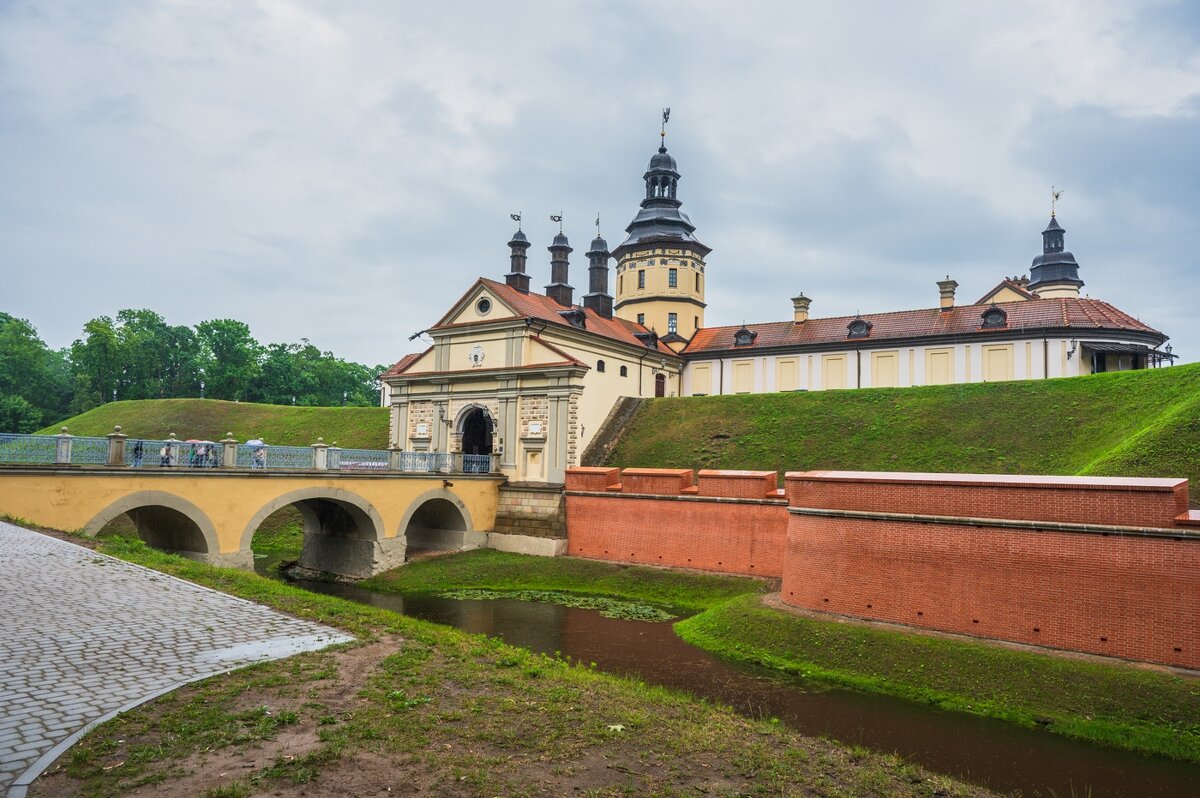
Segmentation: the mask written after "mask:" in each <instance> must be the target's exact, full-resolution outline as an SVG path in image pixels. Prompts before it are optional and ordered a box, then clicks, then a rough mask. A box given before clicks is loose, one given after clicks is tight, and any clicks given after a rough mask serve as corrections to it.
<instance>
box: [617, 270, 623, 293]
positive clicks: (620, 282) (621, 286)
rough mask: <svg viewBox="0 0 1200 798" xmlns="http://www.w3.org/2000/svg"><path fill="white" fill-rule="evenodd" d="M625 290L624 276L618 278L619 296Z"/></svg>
mask: <svg viewBox="0 0 1200 798" xmlns="http://www.w3.org/2000/svg"><path fill="white" fill-rule="evenodd" d="M624 290H625V275H623V274H622V275H621V276H620V277H618V278H617V293H618V294H619V293H621V292H622V291H624Z"/></svg>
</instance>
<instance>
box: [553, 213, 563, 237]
mask: <svg viewBox="0 0 1200 798" xmlns="http://www.w3.org/2000/svg"><path fill="white" fill-rule="evenodd" d="M550 221H552V222H558V234H559V235H562V211H559V212H558V215H557V216H555V215H554V214H551V215H550Z"/></svg>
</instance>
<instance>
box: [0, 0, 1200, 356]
mask: <svg viewBox="0 0 1200 798" xmlns="http://www.w3.org/2000/svg"><path fill="white" fill-rule="evenodd" d="M664 106H670V108H671V117H670V123H669V125H668V128H667V140H666V141H667V145H668V147H669V148H670V151H671V154H672V155H674V156H675V157H676V158H677V160H678V162H679V169H680V172H681V173H682V175H683V178H682V180H681V181H680V185H679V197H680V199H682V200H683V209H684V210H685V211H686V212H687V213H688V214H689V215H690V217H691V219H692V221H693V223H695V224H696V226H697V231H696V235H697V237H698V238H699V239H700V240H701V241H703V242H704V243H705V244H707V245H708V246H710V247H712V249H713V252H712V254H711V255H710V256H709V257H708V259H707V269H706V274H707V281H706V300H707V302H708V309H707V311H706V323H707V324H708V325H709V326H715V325H722V324H740V323H742V322H743V321H744V322H749V323H753V322H765V321H776V320H783V319H789V318H791V313H792V307H791V302H790V299H789V298H790V297H792V296H795V295H796V294H798V293H800V292H804V293H805V294H806V295H808V296H809V297H812V299H813V305H812V313H813V315H814V316H818V317H819V316H836V315H844V314H853V313H855V312H861V313H862V314H864V315H867V316H869V314H871V313H878V312H886V311H892V310H903V309H910V308H922V307H935V306H936V305H937V301H938V293H937V287H936V285H935V282H936V281H937V280H940V279H944V278H945V277H946V276H947V275H949V276H950V277H952V278H954V279H955V280H957V281H958V283H959V289H958V300H959V302H960V303H961V302H972V301H974V300H975V299H976V298H978V297H979V296H981V295H983V294H984V293H985V292H986V291H987V290H988V289H989V288H991V287H992V286H993V285H995V284H996V283H997V282H998V281H999V280H1000V279H1001V278H1003V277H1005V276H1016V275H1022V274H1027V273H1028V269H1029V264H1030V260H1031V259H1032V258H1033V257H1034V256H1035V255H1037V254H1039V253H1040V252H1041V236H1040V232H1041V230H1042V229H1043V228H1044V227H1045V225H1046V222H1047V221H1048V218H1049V211H1050V188H1051V186H1052V185H1054V186H1057V187H1059V188H1063V189H1065V193H1064V194H1063V195H1062V198H1061V199H1060V201H1059V204H1058V219H1059V221H1060V222H1061V223H1062V225H1063V227H1065V228H1066V230H1067V239H1066V240H1067V248H1068V249H1069V250H1071V251H1073V252H1074V253H1075V256H1076V258H1077V259H1078V261H1079V264H1080V277H1081V278H1082V279H1083V280H1084V282H1085V283H1086V285H1085V287H1084V289H1083V292H1084V294H1086V295H1088V296H1091V297H1093V298H1097V299H1103V300H1106V301H1108V302H1111V303H1112V304H1114V305H1116V306H1117V307H1119V308H1121V309H1122V310H1124V311H1126V312H1128V313H1130V314H1132V315H1135V316H1137V317H1138V318H1140V319H1141V320H1142V321H1144V322H1146V323H1148V324H1150V325H1151V326H1153V327H1155V328H1157V329H1159V330H1162V331H1163V332H1165V333H1166V334H1168V335H1169V336H1171V339H1172V340H1171V343H1172V345H1173V346H1174V349H1175V351H1176V353H1177V354H1180V355H1181V356H1182V357H1181V361H1184V362H1191V361H1195V360H1200V331H1198V330H1197V329H1196V327H1197V325H1196V324H1195V323H1194V314H1195V305H1196V303H1197V299H1198V298H1200V270H1198V268H1197V266H1198V264H1197V261H1198V259H1200V213H1198V212H1200V144H1198V143H1197V142H1200V3H1197V2H1194V0H1181V1H1180V2H1141V3H1132V2H1109V1H1108V0H1080V1H1079V2H1054V1H1052V0H1037V1H1036V2H1022V1H1020V0H1004V1H1003V2H982V1H981V2H969V3H964V2H961V1H959V2H905V3H892V2H883V0H879V1H878V2H855V1H854V0H848V1H847V2H839V3H827V2H788V3H783V2H774V3H766V2H757V1H756V0H742V1H741V2H738V3H731V2H725V3H718V2H700V1H699V0H688V1H687V2H675V1H674V0H655V2H629V1H623V0H597V1H596V2H578V3H577V2H569V0H559V2H554V3H526V2H519V1H517V0H510V2H504V3H498V2H478V3H471V2H442V3H429V2H423V3H417V2H403V3H397V2H392V1H391V0H380V2H369V1H368V0H360V1H359V2H345V1H344V0H328V2H319V1H317V0H258V2H252V1H251V0H236V1H235V2H218V1H217V0H197V1H196V2H184V1H182V0H177V1H168V0H155V1H150V0H146V1H144V2H143V1H140V0H106V1H105V2H102V3H96V2H93V1H92V0H81V1H80V2H53V1H52V0H30V1H28V2H26V0H0V311H5V312H8V313H10V314H12V315H15V316H19V317H22V318H27V319H29V320H30V321H31V322H33V324H34V325H35V326H36V327H37V328H38V330H39V332H40V333H41V335H42V337H43V339H45V340H46V342H47V343H49V344H50V345H51V346H53V347H60V346H66V345H69V344H70V342H71V341H72V340H73V339H75V338H77V337H79V335H80V334H81V329H82V326H83V324H84V323H85V322H86V321H87V320H88V319H91V318H93V317H96V316H99V315H113V314H115V313H116V312H117V310H119V309H121V308H142V307H145V308H151V309H153V310H155V311H157V312H159V313H160V314H162V315H163V316H164V317H166V319H167V321H168V322H170V323H172V324H195V323H197V322H199V321H203V320H205V319H212V318H235V319H240V320H242V321H245V322H247V323H248V324H249V325H250V327H251V330H252V332H253V333H254V335H255V336H256V337H257V338H258V339H259V340H260V341H262V342H264V343H267V342H283V341H286V342H295V341H299V340H300V339H302V338H307V339H309V340H311V341H312V342H313V343H314V344H316V345H317V346H318V347H320V348H322V349H326V350H331V351H333V352H334V353H335V354H337V355H338V356H340V357H344V358H346V359H349V360H353V361H356V362H361V363H366V364H368V365H377V364H390V363H392V362H395V361H396V360H398V359H399V358H400V357H401V356H403V355H404V354H406V353H408V352H410V351H416V350H419V349H421V348H423V344H422V343H421V342H420V341H412V342H410V341H409V336H410V335H412V334H414V333H416V332H418V331H421V330H423V329H425V328H427V327H429V326H431V325H432V324H433V323H434V322H436V321H437V320H438V318H439V317H440V316H441V315H442V313H443V312H444V311H445V310H446V309H448V308H449V306H450V305H451V304H452V303H453V302H454V301H455V300H456V299H457V298H458V297H459V296H461V295H462V294H463V293H464V292H465V291H466V290H467V289H468V288H469V287H470V285H471V284H472V282H473V281H474V280H475V279H476V278H477V277H478V276H481V275H482V276H488V277H492V278H495V279H502V275H503V274H504V273H505V272H507V271H508V248H507V246H506V242H507V241H508V239H509V238H510V236H511V234H512V232H513V230H514V224H513V222H512V221H511V220H510V218H509V214H510V213H515V212H518V211H519V212H522V213H523V214H524V217H525V223H524V229H525V232H526V234H527V235H528V236H529V238H530V240H531V241H532V243H533V247H532V248H531V250H530V261H529V272H530V273H531V275H532V277H533V280H532V282H533V284H534V285H535V286H538V287H539V290H541V289H540V286H544V285H545V284H546V283H548V282H549V253H547V252H546V250H545V247H546V246H547V245H548V244H549V243H550V239H551V237H552V236H553V234H554V233H555V232H557V225H556V224H555V223H553V222H551V221H550V219H549V216H550V215H551V214H557V213H559V212H561V213H562V215H563V216H564V217H565V222H564V224H565V227H564V230H565V232H566V234H567V235H568V236H569V237H570V239H571V241H572V244H573V246H574V247H575V253H574V255H573V256H572V261H571V283H572V284H573V285H574V286H575V287H576V298H577V299H578V298H579V297H581V296H582V295H583V293H585V291H586V284H587V280H586V274H587V273H586V258H585V257H584V255H583V253H584V252H585V251H586V250H587V244H588V242H589V241H590V240H591V238H592V236H593V235H594V233H595V228H594V227H593V226H592V223H593V221H594V219H595V217H596V215H597V213H598V214H599V216H600V221H601V225H600V228H601V232H602V233H603V235H604V236H605V237H606V238H607V240H608V242H609V244H610V245H611V246H612V247H615V246H616V245H617V244H618V243H619V242H620V241H621V240H622V239H623V237H624V233H623V230H624V228H625V226H626V225H627V224H628V223H629V221H630V220H631V219H632V218H633V216H634V214H635V213H636V211H637V203H638V201H639V200H640V199H641V197H642V195H643V191H644V189H643V185H642V173H643V171H644V170H645V168H646V163H647V161H648V160H649V157H650V156H651V155H652V154H653V153H654V150H655V148H656V147H657V146H658V143H659V136H658V133H659V119H660V115H661V109H662V107H664Z"/></svg>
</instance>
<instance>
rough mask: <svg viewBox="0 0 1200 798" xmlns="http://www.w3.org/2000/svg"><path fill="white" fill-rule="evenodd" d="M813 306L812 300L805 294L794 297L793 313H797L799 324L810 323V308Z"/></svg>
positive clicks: (796, 318)
mask: <svg viewBox="0 0 1200 798" xmlns="http://www.w3.org/2000/svg"><path fill="white" fill-rule="evenodd" d="M811 304H812V300H811V299H809V298H808V297H806V296H805V295H804V294H803V293H801V294H800V296H794V297H792V311H793V312H794V313H795V320H796V323H797V324H801V323H803V322H806V321H808V306H809V305H811Z"/></svg>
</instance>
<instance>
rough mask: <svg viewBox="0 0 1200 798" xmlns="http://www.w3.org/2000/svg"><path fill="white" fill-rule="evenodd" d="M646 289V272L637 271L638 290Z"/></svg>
mask: <svg viewBox="0 0 1200 798" xmlns="http://www.w3.org/2000/svg"><path fill="white" fill-rule="evenodd" d="M645 287H646V270H645V269H638V288H645Z"/></svg>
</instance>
